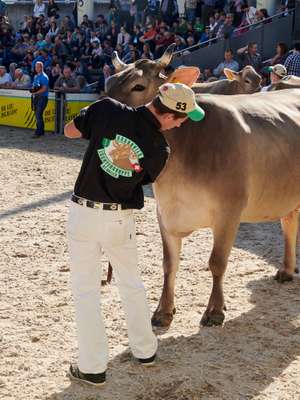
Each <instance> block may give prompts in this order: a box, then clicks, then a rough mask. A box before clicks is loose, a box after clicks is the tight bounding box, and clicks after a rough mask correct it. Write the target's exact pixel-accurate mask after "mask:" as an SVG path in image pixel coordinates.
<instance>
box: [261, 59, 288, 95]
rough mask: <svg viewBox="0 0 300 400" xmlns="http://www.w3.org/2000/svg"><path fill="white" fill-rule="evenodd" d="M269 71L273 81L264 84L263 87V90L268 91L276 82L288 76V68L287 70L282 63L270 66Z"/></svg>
mask: <svg viewBox="0 0 300 400" xmlns="http://www.w3.org/2000/svg"><path fill="white" fill-rule="evenodd" d="M267 71H268V72H270V81H271V83H270V85H268V86H264V87H263V88H262V89H261V92H268V91H269V89H270V88H271V86H272V85H273V84H274V83H277V82H279V81H280V80H281V79H282V78H284V77H285V76H287V70H286V68H285V66H284V65H281V64H276V65H274V66H272V67H268V68H267Z"/></svg>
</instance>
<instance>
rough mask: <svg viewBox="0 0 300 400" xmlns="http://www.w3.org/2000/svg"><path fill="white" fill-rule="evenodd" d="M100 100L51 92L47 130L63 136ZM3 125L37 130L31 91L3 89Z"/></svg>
mask: <svg viewBox="0 0 300 400" xmlns="http://www.w3.org/2000/svg"><path fill="white" fill-rule="evenodd" d="M98 97H99V96H98V95H97V94H94V93H72V94H71V93H60V94H57V93H54V92H50V93H49V101H48V105H47V108H46V110H45V111H44V122H45V130H46V131H47V132H56V133H62V132H63V129H64V126H65V124H66V123H67V122H69V121H71V120H72V119H73V118H74V117H75V116H76V115H77V114H78V113H79V112H80V110H81V109H82V108H84V107H86V106H88V105H89V104H91V103H93V102H94V101H96V100H97V99H98ZM0 125H6V126H15V127H18V128H27V129H34V128H35V126H36V125H35V114H34V111H33V110H32V106H31V94H30V93H29V91H25V90H13V89H0Z"/></svg>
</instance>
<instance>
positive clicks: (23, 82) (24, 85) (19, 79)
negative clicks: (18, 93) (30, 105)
mask: <svg viewBox="0 0 300 400" xmlns="http://www.w3.org/2000/svg"><path fill="white" fill-rule="evenodd" d="M30 86H31V79H30V76H29V75H27V74H24V72H23V71H22V69H21V68H17V69H16V70H15V80H14V82H12V83H11V84H10V88H11V89H29V88H30Z"/></svg>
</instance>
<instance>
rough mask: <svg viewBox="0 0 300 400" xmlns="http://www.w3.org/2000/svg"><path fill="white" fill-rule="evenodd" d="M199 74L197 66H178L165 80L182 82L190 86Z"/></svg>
mask: <svg viewBox="0 0 300 400" xmlns="http://www.w3.org/2000/svg"><path fill="white" fill-rule="evenodd" d="M199 75H200V69H199V68H197V67H180V68H177V69H176V70H175V71H174V72H173V73H172V74H171V75H170V76H169V77H168V80H167V82H170V83H184V84H185V85H187V86H189V87H191V86H192V85H193V84H194V83H195V82H197V79H198V77H199Z"/></svg>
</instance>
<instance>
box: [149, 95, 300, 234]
mask: <svg viewBox="0 0 300 400" xmlns="http://www.w3.org/2000/svg"><path fill="white" fill-rule="evenodd" d="M197 98H198V103H199V104H200V105H201V107H203V109H204V110H205V112H206V117H205V119H204V120H203V121H201V122H199V123H194V122H192V121H188V122H186V123H185V124H184V125H183V126H182V127H181V128H179V129H174V130H172V131H170V132H169V133H167V135H166V138H167V140H168V142H169V144H170V147H171V157H170V160H169V162H168V165H167V167H166V168H165V170H164V171H163V173H162V174H161V176H160V177H159V179H158V181H157V183H156V185H155V192H156V196H157V197H158V203H159V207H161V208H163V209H164V210H163V211H164V215H165V216H166V215H171V214H170V213H169V214H168V209H169V208H170V206H171V205H172V207H173V208H172V212H173V213H174V214H176V211H177V210H182V209H185V208H184V207H182V205H185V206H186V210H188V211H187V212H186V213H185V215H184V216H183V215H182V219H181V218H180V217H179V216H178V220H179V221H180V224H181V225H182V227H181V228H180V230H181V231H184V230H186V231H188V230H191V231H192V230H194V229H197V227H200V226H211V223H212V218H213V215H214V213H215V212H216V210H217V209H218V208H220V207H225V206H226V204H232V203H234V204H237V206H240V207H241V209H242V210H243V211H242V220H244V221H262V220H272V219H277V218H279V217H281V216H282V215H284V214H286V213H288V212H289V211H290V210H291V209H292V208H293V207H296V206H297V204H296V203H297V201H299V203H298V204H300V156H299V155H300V90H289V91H284V92H271V93H261V94H254V95H251V96H250V95H237V96H230V97H228V96H213V95H204V94H203V95H201V96H197ZM200 214H201V215H200ZM188 221H189V222H188ZM197 225H198V226H197ZM196 226H197V227H196Z"/></svg>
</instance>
